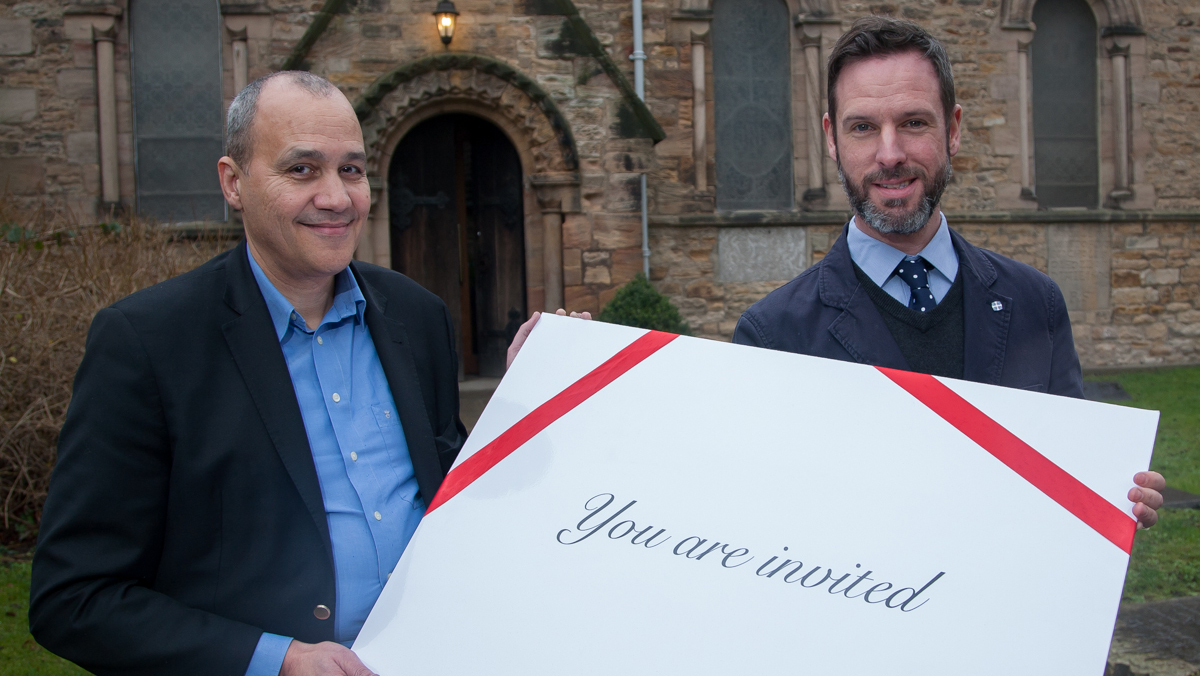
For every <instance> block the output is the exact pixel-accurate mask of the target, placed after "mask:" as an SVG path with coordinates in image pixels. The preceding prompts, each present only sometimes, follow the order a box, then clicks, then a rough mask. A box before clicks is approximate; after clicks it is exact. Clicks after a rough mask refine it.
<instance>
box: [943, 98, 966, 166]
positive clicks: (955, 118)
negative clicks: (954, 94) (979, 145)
mask: <svg viewBox="0 0 1200 676" xmlns="http://www.w3.org/2000/svg"><path fill="white" fill-rule="evenodd" d="M962 113H963V110H962V106H960V105H958V104H957V103H956V104H954V112H953V113H952V114H951V115H950V124H949V128H948V129H947V130H946V131H947V132H948V133H947V136H946V145H947V146H948V147H949V148H950V157H954V156H955V155H957V154H958V148H959V145H960V144H961V142H962Z"/></svg>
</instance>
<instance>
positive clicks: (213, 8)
mask: <svg viewBox="0 0 1200 676" xmlns="http://www.w3.org/2000/svg"><path fill="white" fill-rule="evenodd" d="M129 18H130V41H131V43H132V44H131V50H132V57H133V125H134V144H135V153H136V163H137V208H138V211H139V213H141V214H142V215H144V216H148V217H150V218H155V219H158V220H160V221H164V222H167V221H171V222H179V221H201V220H213V221H223V220H225V200H224V198H223V197H222V196H221V186H220V182H219V181H218V180H217V160H218V159H220V157H221V155H222V154H224V153H223V148H224V138H223V135H224V121H223V119H222V118H223V111H222V100H221V34H220V31H219V29H220V20H221V17H220V8H219V7H218V5H217V1H216V0H171V1H170V2H163V1H162V0H135V2H133V3H132V7H131V8H130V16H129Z"/></svg>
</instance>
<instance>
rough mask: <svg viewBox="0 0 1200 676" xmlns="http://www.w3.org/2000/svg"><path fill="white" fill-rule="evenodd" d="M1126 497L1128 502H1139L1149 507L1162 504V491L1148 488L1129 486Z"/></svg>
mask: <svg viewBox="0 0 1200 676" xmlns="http://www.w3.org/2000/svg"><path fill="white" fill-rule="evenodd" d="M1128 497H1129V501H1130V502H1137V503H1141V504H1143V505H1145V506H1147V507H1149V508H1150V509H1158V508H1159V507H1162V505H1163V496H1162V493H1159V492H1158V491H1156V490H1152V489H1149V488H1138V487H1136V486H1135V487H1133V488H1130V489H1129V495H1128Z"/></svg>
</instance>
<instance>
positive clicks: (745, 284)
mask: <svg viewBox="0 0 1200 676" xmlns="http://www.w3.org/2000/svg"><path fill="white" fill-rule="evenodd" d="M948 218H949V220H951V221H952V222H955V223H956V229H957V230H958V231H959V232H961V233H962V235H963V236H964V237H966V238H967V240H968V241H970V242H972V243H973V244H975V245H977V246H980V247H983V248H985V249H990V250H992V251H996V252H997V253H1001V254H1003V255H1006V256H1009V257H1010V258H1014V259H1016V260H1019V261H1021V262H1023V263H1027V264H1029V265H1031V266H1033V267H1035V268H1037V269H1038V270H1041V271H1042V272H1046V273H1048V274H1050V276H1051V277H1052V278H1054V279H1055V281H1056V282H1057V283H1058V285H1059V287H1060V288H1061V289H1062V291H1063V296H1064V298H1065V300H1066V302H1067V308H1068V310H1069V311H1070V313H1071V323H1072V327H1073V331H1074V336H1075V346H1076V349H1077V350H1078V351H1079V356H1080V360H1081V361H1082V363H1083V365H1084V368H1089V369H1103V368H1119V367H1135V366H1156V365H1163V364H1196V363H1200V344H1198V341H1197V338H1198V337H1200V223H1198V222H1197V221H1198V220H1200V219H1191V220H1189V221H1187V222H1182V221H1171V220H1160V219H1147V220H1145V221H1141V222H1138V221H1135V222H1115V223H1114V222H1086V223H1085V222H1070V221H1066V220H1065V219H1061V217H1060V220H1059V221H1058V222H1040V223H1037V222H1035V223H1021V222H1003V223H1001V222H973V221H972V220H971V219H969V218H968V219H965V220H963V221H961V222H960V221H959V220H958V219H956V218H955V216H954V215H953V214H951V215H950V216H949V217H948ZM995 220H999V219H994V221H995ZM771 230H792V231H801V232H803V233H804V236H803V237H804V239H805V240H807V246H806V253H805V256H804V258H803V259H802V260H801V261H798V264H797V268H798V269H803V268H806V267H807V266H808V265H811V264H813V263H816V262H817V261H819V260H820V259H821V258H823V257H824V254H825V253H826V252H827V251H828V249H829V246H830V245H831V244H832V243H833V242H834V241H835V240H836V239H837V237H838V235H839V234H840V231H841V226H840V225H832V224H813V225H790V226H783V227H780V226H761V225H746V224H730V223H723V224H711V225H706V224H700V225H679V224H666V225H656V226H655V227H654V228H653V229H652V230H651V234H650V238H651V249H652V250H653V255H652V257H651V259H650V260H651V269H650V276H651V280H652V281H653V282H654V285H655V287H656V288H658V289H659V290H660V291H661V292H663V293H664V294H666V295H668V296H669V297H670V298H671V301H672V302H673V303H675V305H676V306H678V307H679V309H680V312H681V314H682V315H683V317H684V319H686V320H687V321H688V323H689V324H690V325H691V327H692V329H693V331H694V332H695V334H696V335H698V336H701V337H704V338H710V339H714V340H730V339H731V338H732V337H733V330H734V327H735V326H736V325H737V320H738V317H740V316H741V314H742V313H743V312H745V310H746V309H747V308H748V307H750V305H753V304H754V303H755V302H756V301H758V300H759V299H760V298H762V297H763V296H765V295H766V294H767V293H769V292H770V291H772V290H774V289H775V288H778V287H779V286H780V285H782V284H783V283H785V282H786V281H787V280H788V279H790V277H787V278H781V279H763V280H761V281H752V282H749V281H731V280H726V279H722V276H721V274H720V271H721V269H722V267H723V266H727V261H726V260H725V259H727V258H728V257H730V256H731V255H732V256H734V257H738V256H740V255H742V252H740V251H734V252H727V250H725V249H723V248H722V246H721V244H722V241H723V240H725V241H728V240H729V238H728V236H727V235H726V233H729V232H731V231H733V232H736V231H743V232H753V231H761V232H762V234H763V235H764V236H765V237H770V231H771ZM793 238H794V237H793ZM773 264H774V262H773V261H767V262H766V264H765V265H763V266H761V267H763V268H767V269H769V268H770V267H771V266H772V265H773ZM742 267H744V268H758V267H760V266H756V265H752V264H751V265H745V264H743V266H742Z"/></svg>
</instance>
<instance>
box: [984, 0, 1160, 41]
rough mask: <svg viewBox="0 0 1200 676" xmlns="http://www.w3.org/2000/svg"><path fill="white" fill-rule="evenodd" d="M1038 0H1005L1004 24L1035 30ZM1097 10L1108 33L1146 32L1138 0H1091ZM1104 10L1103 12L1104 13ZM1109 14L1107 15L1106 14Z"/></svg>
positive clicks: (1097, 19) (1003, 9) (1019, 28)
mask: <svg viewBox="0 0 1200 676" xmlns="http://www.w3.org/2000/svg"><path fill="white" fill-rule="evenodd" d="M1037 2H1038V0H1004V2H1003V6H1002V7H1001V13H1002V14H1001V18H1002V19H1003V21H1002V24H1001V25H1002V26H1004V27H1005V28H1008V29H1012V30H1033V29H1034V26H1033V6H1034V5H1036V4H1037ZM1088 4H1090V5H1092V8H1093V9H1100V10H1102V11H1098V12H1096V14H1097V16H1096V23H1097V24H1098V25H1099V26H1100V30H1101V31H1102V32H1104V33H1106V34H1112V33H1120V34H1132V35H1140V34H1142V33H1144V32H1145V29H1144V28H1143V23H1142V8H1141V5H1140V4H1139V3H1138V0H1089V1H1088ZM1102 12H1103V13H1102ZM1105 15H1107V16H1105Z"/></svg>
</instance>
